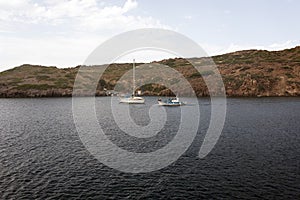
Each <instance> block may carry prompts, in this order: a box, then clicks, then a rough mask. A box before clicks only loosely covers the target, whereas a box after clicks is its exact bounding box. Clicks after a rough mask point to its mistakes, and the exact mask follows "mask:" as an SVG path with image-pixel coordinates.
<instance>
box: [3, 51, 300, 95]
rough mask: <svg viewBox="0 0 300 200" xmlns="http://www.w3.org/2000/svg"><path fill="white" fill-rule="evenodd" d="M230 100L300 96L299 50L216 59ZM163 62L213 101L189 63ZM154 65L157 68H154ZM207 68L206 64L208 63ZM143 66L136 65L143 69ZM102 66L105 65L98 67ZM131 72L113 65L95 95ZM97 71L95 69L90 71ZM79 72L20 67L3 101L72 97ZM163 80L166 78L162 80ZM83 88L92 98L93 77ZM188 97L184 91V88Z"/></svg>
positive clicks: (8, 74) (156, 91)
mask: <svg viewBox="0 0 300 200" xmlns="http://www.w3.org/2000/svg"><path fill="white" fill-rule="evenodd" d="M213 60H214V62H215V64H216V65H217V67H218V69H219V71H220V73H221V75H222V78H223V82H224V85H225V88H226V94H227V95H228V96H300V47H296V48H293V49H287V50H283V51H273V52H270V51H262V50H247V51H239V52H234V53H229V54H224V55H220V56H214V57H213ZM193 62H197V63H200V65H203V66H205V65H208V64H209V63H208V62H209V59H208V58H193ZM154 63H160V64H165V65H168V66H170V67H172V68H174V69H175V70H177V71H179V72H180V73H182V74H183V76H184V77H185V78H186V79H187V80H188V81H189V82H190V84H191V85H192V87H193V88H194V90H195V92H196V94H197V96H209V93H208V90H207V87H206V85H205V82H204V81H203V79H202V76H206V77H208V78H209V77H210V76H213V75H214V72H213V71H209V70H208V71H204V72H203V73H202V76H201V75H200V74H199V73H198V72H197V71H196V70H195V69H194V68H193V67H192V65H191V64H189V63H188V62H187V61H186V60H185V59H181V58H177V59H167V60H162V61H159V62H154ZM154 63H153V64H154ZM207 63H208V64H207ZM139 64H141V63H138V64H137V65H139ZM94 67H101V66H94ZM131 68H132V64H131V63H126V64H111V65H110V66H109V67H108V68H107V70H106V71H105V73H104V75H103V77H101V79H100V81H99V83H98V86H97V90H96V95H97V96H102V95H105V92H104V88H106V89H108V90H110V89H113V88H114V86H115V85H116V83H117V81H118V80H119V79H120V77H121V76H122V75H123V74H124V73H125V72H127V71H128V70H130V69H131ZM86 69H87V70H93V67H86ZM77 72H78V67H75V68H67V69H59V68H56V67H43V66H36V65H35V66H34V65H22V66H20V67H16V68H13V69H10V70H7V71H4V72H1V73H0V97H58V96H72V90H73V84H74V80H75V77H76V74H77ZM162 76H163V75H162ZM78 78H80V79H81V80H82V82H83V83H85V86H84V88H82V91H81V93H80V94H78V95H82V96H84V95H94V91H92V90H89V88H90V87H89V84H88V83H89V80H90V77H89V76H84V75H82V76H80V77H78ZM140 89H141V90H142V91H143V93H144V95H171V94H172V92H170V91H169V90H168V89H167V88H165V87H164V86H162V85H157V84H148V85H145V86H142V87H141V88H140ZM182 94H184V88H183V89H182Z"/></svg>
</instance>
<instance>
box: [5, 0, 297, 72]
mask: <svg viewBox="0 0 300 200" xmlns="http://www.w3.org/2000/svg"><path fill="white" fill-rule="evenodd" d="M299 9H300V1H298V0H244V1H241V0H226V1H224V0H210V1H208V0H206V1H204V0H189V1H183V0H160V1H159V0H151V1H150V0H110V1H108V0H107V1H102V0H43V1H38V0H0V71H3V70H6V69H9V68H12V67H15V66H19V65H22V64H25V63H26V64H38V65H45V66H57V67H74V66H77V65H80V64H82V63H84V61H85V59H86V58H87V57H88V55H89V54H90V53H91V52H92V51H93V50H94V49H95V48H96V47H97V46H99V45H100V44H101V43H102V42H104V41H106V40H108V39H110V38H112V37H113V36H115V35H117V34H120V33H123V32H126V31H130V30H135V29H139V28H162V29H168V30H173V31H176V32H178V33H181V34H184V35H185V36H187V37H189V38H190V39H192V40H193V41H195V42H196V43H198V44H199V45H200V46H201V47H202V48H203V49H204V50H205V51H206V52H207V54H208V55H210V56H212V55H219V54H223V53H228V52H233V51H237V50H245V49H266V50H281V49H285V48H292V47H295V46H297V45H300V39H299V36H300V26H299V24H298V20H299V19H300V12H299ZM168 56H169V57H171V56H172V55H167V54H163V53H162V54H160V53H159V52H150V53H149V55H148V56H144V57H143V56H140V57H138V60H137V61H138V62H149V61H152V60H158V59H162V58H166V57H168ZM129 58H131V57H128V58H126V57H125V58H123V61H126V59H129Z"/></svg>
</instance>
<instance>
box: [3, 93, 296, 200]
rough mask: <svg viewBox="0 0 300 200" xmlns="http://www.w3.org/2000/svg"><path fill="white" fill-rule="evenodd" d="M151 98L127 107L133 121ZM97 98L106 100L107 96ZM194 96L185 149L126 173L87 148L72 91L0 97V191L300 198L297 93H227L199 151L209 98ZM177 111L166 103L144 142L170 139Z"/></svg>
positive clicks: (6, 195) (21, 195)
mask: <svg viewBox="0 0 300 200" xmlns="http://www.w3.org/2000/svg"><path fill="white" fill-rule="evenodd" d="M155 99H156V98H150V97H149V98H147V99H146V100H147V102H148V103H147V104H146V105H145V107H144V108H140V107H137V108H136V109H132V113H131V114H132V116H133V117H134V118H135V119H134V120H135V122H136V123H137V124H141V125H146V124H147V123H148V122H149V117H148V115H147V112H139V109H147V108H148V107H149V105H150V104H151V103H154V102H155ZM97 101H98V102H101V103H102V104H103V105H109V103H110V101H109V98H97ZM199 102H200V108H201V114H202V115H201V123H200V128H199V131H198V134H197V136H196V138H195V140H194V142H193V143H192V145H191V146H190V148H189V149H188V151H187V152H186V153H185V154H183V155H182V156H181V157H180V158H179V159H178V160H177V161H176V162H175V163H173V164H171V165H170V166H168V167H166V168H163V169H161V170H159V171H154V172H150V173H142V174H130V173H123V172H119V171H117V170H114V169H111V168H109V167H107V166H105V165H103V164H101V163H100V162H99V161H98V160H97V159H95V158H94V157H93V156H92V155H91V154H90V153H89V152H88V151H87V150H86V148H85V146H84V145H83V144H82V142H81V140H80V139H79V136H78V134H77V132H76V128H75V125H74V121H73V117H72V100H71V98H57V99H56V98H49V99H48V98H43V99H0V112H1V115H0V199H33V198H39V199H51V198H53V199H57V198H61V199H63V198H74V199H87V198H94V199H122V198H123V199H199V198H208V199H299V198H300V123H299V121H300V112H299V111H300V98H258V99H228V106H227V111H228V112H227V118H226V122H225V127H224V129H223V132H222V135H221V137H220V139H219V141H218V143H217V145H216V146H215V148H214V149H213V150H212V151H211V152H210V154H209V155H208V156H206V157H205V158H204V159H199V158H198V157H197V155H198V152H199V148H200V146H201V143H202V140H203V137H204V134H205V131H206V128H207V125H208V119H209V115H210V104H209V99H200V100H199ZM147 106H148V107H147ZM97 109H100V110H101V109H104V108H103V107H102V108H101V106H97ZM145 113H146V114H145ZM178 113H179V112H178V111H176V110H174V109H173V110H170V111H169V113H168V114H169V119H170V120H169V121H168V122H167V123H171V124H168V126H167V127H164V134H161V135H159V136H158V137H159V138H160V139H159V140H158V139H156V140H152V141H150V142H148V143H146V146H147V145H148V147H149V146H150V147H155V148H161V147H162V146H163V145H165V144H166V143H168V141H170V140H172V138H173V137H174V136H173V135H172V134H171V132H172V131H171V130H172V129H173V128H175V129H176V127H178V126H177V124H175V122H176V115H178ZM179 114H180V113H179ZM108 118H109V117H108ZM99 119H101V122H100V123H101V124H102V125H103V126H104V127H106V131H108V132H107V134H108V135H109V136H110V138H111V139H112V140H113V141H114V143H116V144H118V145H120V146H122V144H123V143H122V141H118V140H119V139H120V137H119V136H118V134H117V132H114V131H115V129H114V127H111V126H112V125H113V123H112V122H110V120H109V119H107V121H106V116H99ZM172 120H173V123H174V124H172ZM110 123H111V124H110ZM168 127H170V129H168ZM109 131H111V132H109ZM168 131H170V134H168ZM114 133H115V134H114ZM130 141H131V142H127V143H126V145H128V144H129V146H126V145H124V144H123V147H122V148H127V149H128V150H132V151H133V149H136V151H137V152H139V151H145V152H147V151H148V150H147V148H142V147H141V145H137V144H136V143H135V142H139V140H135V141H132V140H130Z"/></svg>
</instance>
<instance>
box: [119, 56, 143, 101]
mask: <svg viewBox="0 0 300 200" xmlns="http://www.w3.org/2000/svg"><path fill="white" fill-rule="evenodd" d="M132 67H133V69H132V73H133V90H132V95H131V96H128V97H122V98H120V103H129V104H143V103H145V99H144V98H143V97H138V96H135V60H134V59H133V66H132Z"/></svg>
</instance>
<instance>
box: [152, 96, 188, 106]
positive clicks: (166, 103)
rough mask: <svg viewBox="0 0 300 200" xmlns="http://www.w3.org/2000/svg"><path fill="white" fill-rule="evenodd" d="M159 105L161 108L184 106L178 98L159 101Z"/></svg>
mask: <svg viewBox="0 0 300 200" xmlns="http://www.w3.org/2000/svg"><path fill="white" fill-rule="evenodd" d="M158 105H160V106H183V105H185V103H184V102H182V101H180V100H179V98H178V97H173V98H168V99H166V100H162V99H160V98H159V99H158Z"/></svg>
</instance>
